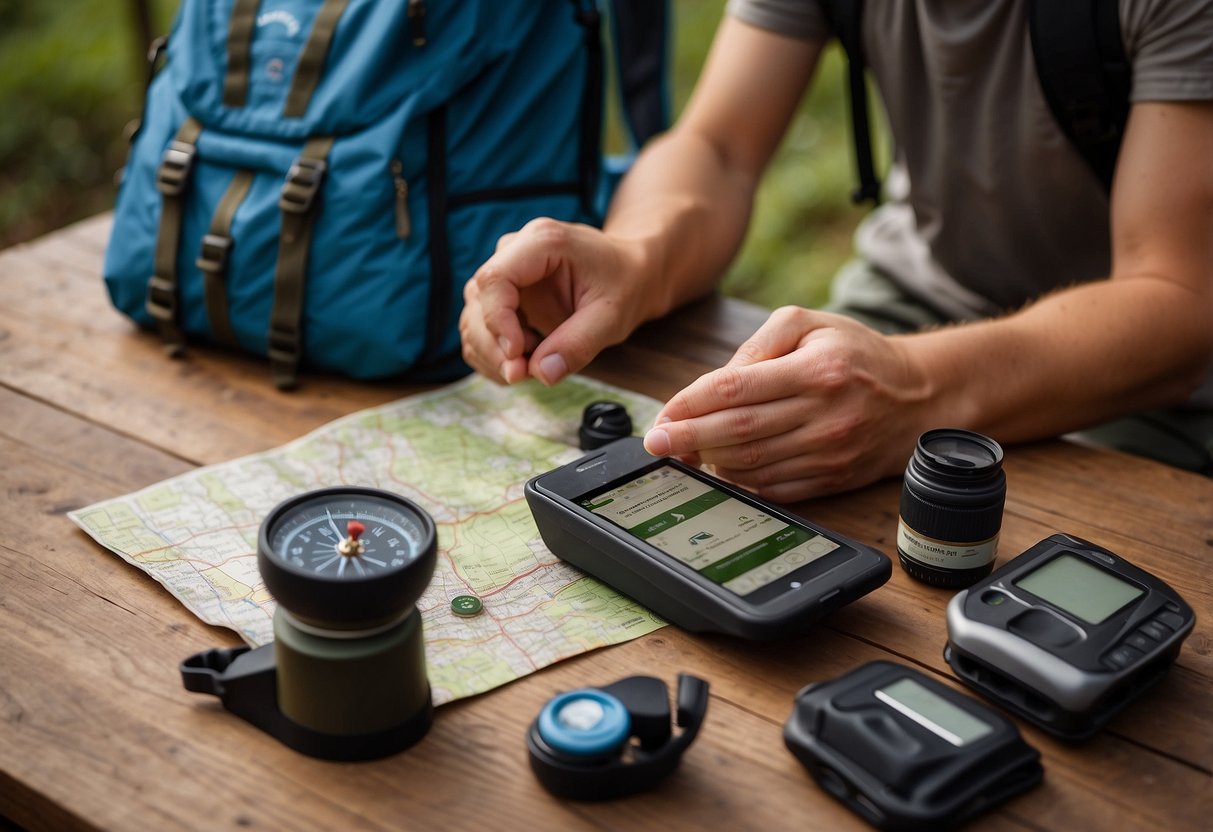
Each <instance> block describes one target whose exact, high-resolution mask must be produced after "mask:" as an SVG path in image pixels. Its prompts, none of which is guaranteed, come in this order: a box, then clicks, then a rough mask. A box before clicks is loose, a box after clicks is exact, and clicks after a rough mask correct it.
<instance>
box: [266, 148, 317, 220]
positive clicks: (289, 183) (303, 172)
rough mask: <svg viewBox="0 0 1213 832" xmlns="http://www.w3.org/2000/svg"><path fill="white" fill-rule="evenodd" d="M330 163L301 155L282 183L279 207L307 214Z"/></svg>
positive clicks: (289, 211) (288, 211)
mask: <svg viewBox="0 0 1213 832" xmlns="http://www.w3.org/2000/svg"><path fill="white" fill-rule="evenodd" d="M327 169H328V165H327V164H325V163H324V161H322V160H320V159H309V158H307V157H306V156H300V157H298V158H297V159H295V161H294V162H293V163H292V164H291V169H290V171H288V172H287V174H286V182H285V183H283V185H282V196H281V197H279V199H278V207H279V208H280V209H281V210H283V211H285V212H287V213H290V214H306V213H307V212H308V211H309V210H311V207H312V202H313V201H315V199H316V193H317V192H318V191H319V190H320V184H321V183H322V182H323V181H324V173H325V171H326V170H327Z"/></svg>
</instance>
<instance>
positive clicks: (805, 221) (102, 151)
mask: <svg viewBox="0 0 1213 832" xmlns="http://www.w3.org/2000/svg"><path fill="white" fill-rule="evenodd" d="M723 6H724V2H723V0H713V1H712V2H708V0H675V2H674V9H675V25H676V33H675V41H674V58H675V61H674V62H675V66H674V69H675V90H674V105H675V110H676V111H677V110H678V109H680V108H681V106H682V105H683V104H684V103H685V101H686V99H687V97H688V95H689V93H690V89H691V86H692V85H693V83H694V80H695V77H696V76H697V74H698V71H699V67H700V65H701V64H702V61H703V58H704V56H705V55H706V53H707V49H708V46H709V44H710V42H711V38H712V34H713V32H714V30H715V28H716V25H717V23H718V22H719V19H720V16H721V14H722V10H723ZM175 8H176V2H175V0H124V2H114V0H72V2H70V3H66V2H52V3H31V2H22V0H0V112H2V113H3V118H0V247H4V246H7V245H11V244H13V243H16V242H20V241H22V240H26V239H30V238H33V237H36V236H38V235H40V234H44V233H46V232H48V231H51V230H53V229H55V228H58V227H61V226H63V225H65V224H67V223H69V222H73V221H75V220H78V219H82V218H84V217H87V216H90V215H92V214H95V213H98V212H101V211H105V210H108V209H109V208H110V207H112V205H113V199H114V187H113V178H114V174H115V172H116V171H117V170H118V168H119V167H120V166H121V164H122V162H123V159H124V157H125V153H126V139H125V136H124V131H125V129H126V127H127V125H128V124H129V123H130V122H131V121H132V120H133V119H134V118H136V117H137V116H138V113H139V110H140V107H141V104H142V94H143V85H144V82H145V76H146V62H145V59H144V55H145V54H146V50H147V44H146V42H145V40H146V37H145V36H144V35H143V34H142V33H141V27H140V18H141V17H142V14H141V11H140V10H141V9H146V15H147V18H148V19H149V20H150V24H151V25H150V30H151V33H152V34H160V33H163V32H165V31H167V28H168V26H169V24H170V22H171V18H172V14H173V11H174V10H175ZM840 67H841V61H840V59H839V55H838V54H836V50H835V49H833V48H831V50H830V53H829V54H828V56H827V59H826V62H825V66H824V67H823V69H822V71H821V73H820V77H819V79H818V82H817V83H816V84H815V87H814V90H813V92H812V94H811V95H810V96H808V98H807V99H806V101H805V102H804V104H803V105H802V107H801V109H800V112H799V114H798V116H797V118H796V120H795V123H794V125H793V126H792V129H791V130H790V131H789V134H788V136H787V138H786V140H785V142H784V144H783V147H782V148H781V150H780V152H779V155H778V157H777V158H776V160H775V162H774V164H773V166H772V168H771V171H770V173H769V174H768V176H767V178H766V181H765V183H764V185H763V188H762V190H761V192H760V195H759V199H758V205H757V207H756V210H755V214H754V218H753V221H752V224H751V228H750V235H749V238H748V241H747V243H746V246H745V248H744V250H743V252H742V254H741V256H740V258H739V259H738V261H737V263H736V264H735V265H734V267H733V268H732V269H731V270H730V273H729V275H728V276H727V278H726V281H725V291H726V292H728V293H730V294H733V295H737V296H740V297H745V298H748V299H750V300H753V301H754V302H756V303H760V304H762V305H765V306H770V307H773V306H777V305H779V304H783V303H798V304H801V305H815V304H819V303H821V302H823V301H824V300H825V296H826V285H827V283H828V280H829V278H830V276H831V275H832V274H833V273H834V271H835V270H836V269H837V267H838V266H839V265H840V264H841V263H842V262H843V260H845V259H846V257H847V256H848V253H849V251H850V244H851V243H850V238H851V232H852V229H853V227H854V225H855V222H856V221H857V219H858V216H859V212H858V210H857V209H855V208H853V207H852V206H851V205H850V204H849V201H848V194H849V193H850V190H851V187H852V178H853V173H852V162H851V158H850V150H849V144H848V143H849V139H848V134H847V129H846V110H845V107H846V104H845V100H844V96H843V83H842V77H841V71H840Z"/></svg>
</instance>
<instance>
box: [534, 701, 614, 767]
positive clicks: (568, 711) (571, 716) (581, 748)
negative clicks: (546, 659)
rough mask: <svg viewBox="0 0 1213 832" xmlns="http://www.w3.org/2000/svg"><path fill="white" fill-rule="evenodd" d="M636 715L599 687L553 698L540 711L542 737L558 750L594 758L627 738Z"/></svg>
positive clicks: (612, 749)
mask: <svg viewBox="0 0 1213 832" xmlns="http://www.w3.org/2000/svg"><path fill="white" fill-rule="evenodd" d="M631 728H632V718H631V716H630V715H629V714H628V710H627V708H625V707H624V706H623V703H622V702H620V701H619V700H618V699H616V698H615V697H614V696H611V695H610V694H609V693H603V692H602V691H600V690H597V689H595V688H583V689H581V690H573V691H569V692H568V693H562V694H560V695H559V696H555V697H553V698H552V699H551V700H550V701H549V702H548V703H547V704H546V705H544V706H543V710H542V711H540V712H539V736H540V737H542V738H543V741H544V742H546V743H547V744H548V745H550V746H551V747H552V748H553V749H555V750H556V751H560V752H563V753H565V754H571V755H574V756H577V757H594V756H598V755H600V754H606V753H608V752H611V751H614V750H615V749H617V748H619V747H620V746H622V745H623V743H624V742H626V741H627V738H628V735H629V733H630V731H631Z"/></svg>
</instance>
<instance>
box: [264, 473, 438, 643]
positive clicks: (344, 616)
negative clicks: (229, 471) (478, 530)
mask: <svg viewBox="0 0 1213 832" xmlns="http://www.w3.org/2000/svg"><path fill="white" fill-rule="evenodd" d="M437 551H438V547H437V538H436V535H435V532H434V521H433V520H432V519H430V516H429V515H428V514H427V513H426V512H425V511H424V510H423V509H421V508H420V507H418V506H417V505H416V504H414V503H413V502H412V501H410V500H407V499H405V498H404V497H400V496H398V495H396V494H392V493H391V492H388V491H381V490H379V489H374V488H360V487H354V486H345V487H339V488H322V489H320V490H318V491H309V492H307V493H306V494H301V495H299V496H297V497H294V498H292V499H289V500H286V501H285V502H283V503H281V504H280V505H279V506H278V507H277V508H275V509H274V510H273V511H271V512H270V514H269V515H268V516H267V517H266V519H265V522H263V523H262V524H261V532H260V534H259V535H258V538H257V567H258V569H260V571H261V577H262V578H263V579H264V580H265V585H266V588H268V589H269V591H270V593H271V594H272V595H273V596H274V598H275V599H276V600H277V601H278V603H279V604H281V605H282V606H284V607H286V609H287V610H288V611H289V612H290V613H291V614H292V615H293V616H294V617H295V619H296V623H300V624H302V625H303V626H305V627H309V626H310V627H313V628H315V627H319V628H321V629H326V630H351V629H353V630H365V629H368V628H373V627H375V626H377V625H382V624H387V623H390V622H391V621H393V620H395V619H398V618H401V617H403V616H404V615H407V614H408V612H409V611H410V610H411V609H412V608H413V606H414V605H415V604H416V602H417V599H418V598H420V597H421V593H422V592H424V591H425V587H426V585H427V584H428V583H429V581H430V576H431V575H432V574H433V572H434V562H435V558H436V556H437Z"/></svg>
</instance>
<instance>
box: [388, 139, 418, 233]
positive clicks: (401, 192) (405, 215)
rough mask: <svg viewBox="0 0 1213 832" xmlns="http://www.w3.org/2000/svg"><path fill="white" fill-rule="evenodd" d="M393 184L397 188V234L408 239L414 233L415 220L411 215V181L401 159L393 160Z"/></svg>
mask: <svg viewBox="0 0 1213 832" xmlns="http://www.w3.org/2000/svg"><path fill="white" fill-rule="evenodd" d="M392 184H393V185H394V186H395V188H396V236H397V237H399V238H400V239H402V240H407V239H408V238H409V237H411V236H412V235H413V221H412V218H411V217H410V216H409V183H408V180H406V179H405V178H404V163H403V162H401V161H400V160H399V159H393V160H392Z"/></svg>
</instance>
